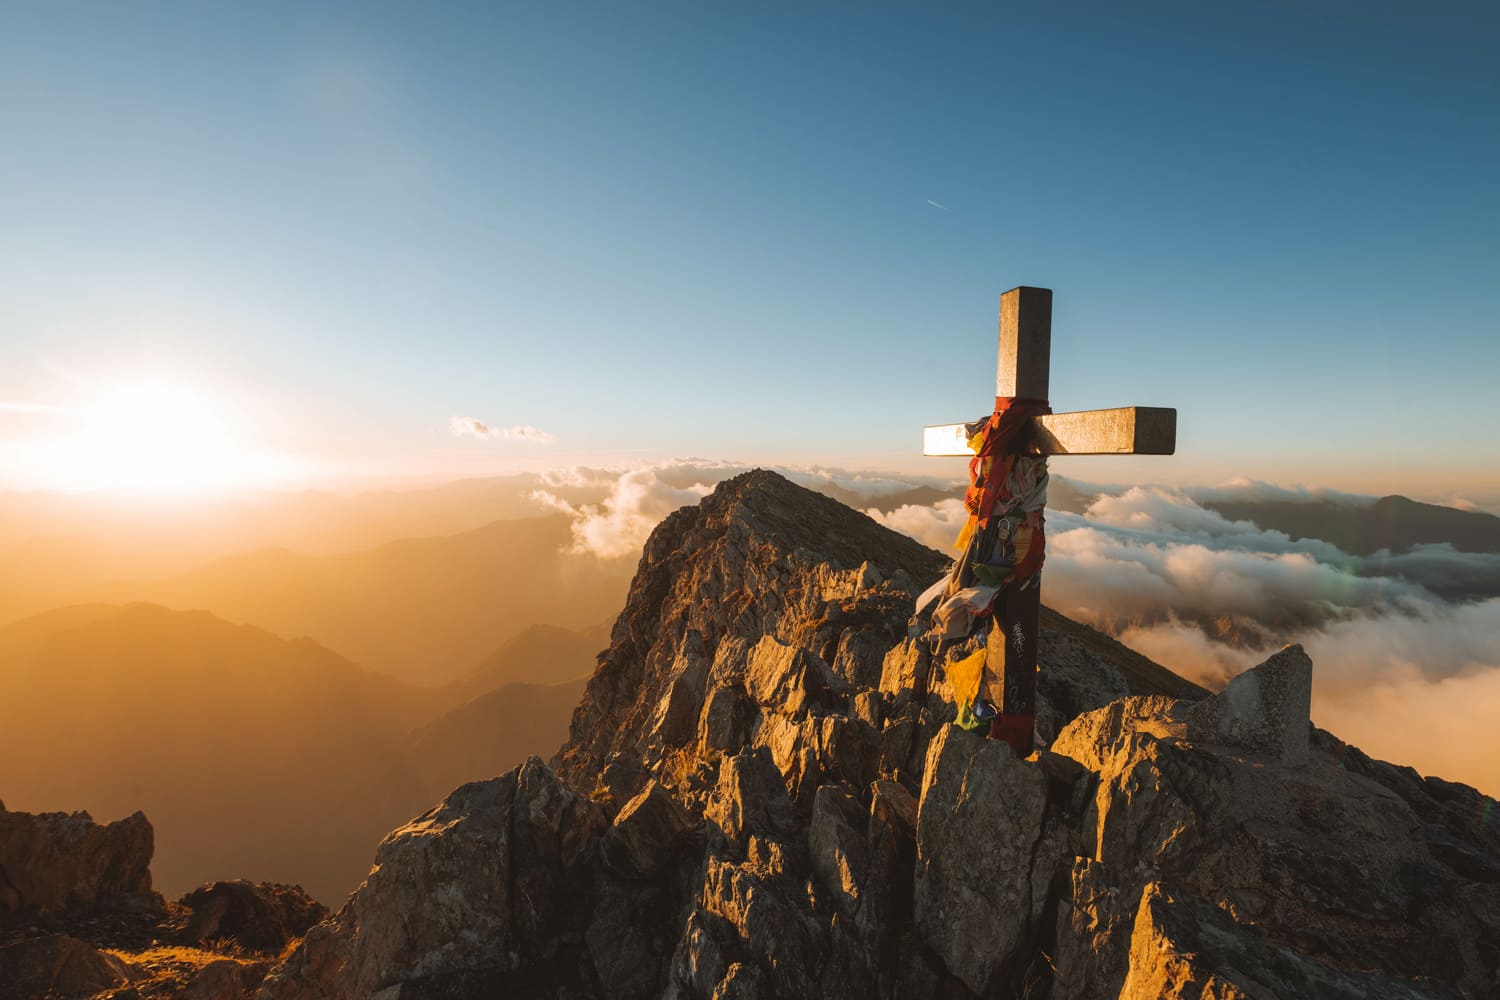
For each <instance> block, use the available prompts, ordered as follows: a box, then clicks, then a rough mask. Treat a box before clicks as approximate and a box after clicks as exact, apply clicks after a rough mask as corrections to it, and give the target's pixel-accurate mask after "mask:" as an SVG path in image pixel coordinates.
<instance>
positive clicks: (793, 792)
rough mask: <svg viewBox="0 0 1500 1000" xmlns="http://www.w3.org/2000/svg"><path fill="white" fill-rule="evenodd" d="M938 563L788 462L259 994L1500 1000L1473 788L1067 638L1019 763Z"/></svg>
mask: <svg viewBox="0 0 1500 1000" xmlns="http://www.w3.org/2000/svg"><path fill="white" fill-rule="evenodd" d="M942 569H943V560H942V558H941V557H940V556H939V555H938V554H937V553H934V552H931V551H930V550H927V549H925V548H922V547H921V546H918V545H916V544H915V543H913V542H912V541H910V540H909V539H906V538H904V537H902V536H899V535H896V534H893V533H891V532H889V531H886V530H884V529H883V528H881V527H879V526H877V525H876V524H874V523H873V522H872V521H870V520H869V519H867V518H865V517H863V516H861V515H859V514H857V513H855V512H853V511H850V510H848V509H847V508H845V507H843V506H841V505H839V504H837V503H834V502H833V501H830V500H827V499H825V498H823V497H821V496H818V495H816V494H813V493H810V492H808V491H806V490H802V489H800V488H798V487H796V486H793V485H792V484H791V483H789V482H787V481H786V480H784V479H781V478H780V477H777V476H775V475H772V474H770V473H765V472H755V473H750V474H748V475H745V476H741V477H739V478H737V479H734V480H731V481H729V482H726V483H724V484H723V485H721V486H720V487H719V489H718V490H717V491H716V492H715V493H714V494H713V495H712V496H710V497H708V498H707V499H705V500H704V501H703V503H702V504H701V505H700V506H698V507H696V508H689V509H684V510H681V511H678V512H677V513H676V514H674V515H672V516H671V517H669V518H668V519H667V520H666V521H665V522H664V523H663V524H662V525H661V526H660V527H659V528H658V529H657V531H656V532H655V534H654V535H653V536H652V537H651V539H650V541H649V542H648V543H647V546H646V549H645V553H644V555H643V557H642V560H641V564H640V570H639V572H638V575H637V577H636V579H635V582H634V584H633V586H632V588H631V593H630V598H629V602H628V604H627V607H626V609H625V611H624V613H623V614H622V615H621V617H620V619H619V621H618V622H617V623H616V625H615V628H614V633H613V638H612V641H611V645H610V648H609V649H608V650H607V651H606V652H605V653H604V654H603V655H602V657H601V661H600V664H599V667H598V670H597V672H596V674H595V675H594V677H593V680H592V681H591V683H590V684H589V687H588V690H587V693H586V694H585V696H584V698H583V701H582V703H581V704H580V705H579V707H578V709H577V712H576V714H575V716H574V720H573V726H572V737H571V739H570V740H569V742H568V743H567V745H566V746H565V747H564V748H563V749H562V751H561V752H560V753H559V754H558V756H557V757H556V758H555V759H554V761H553V762H552V764H551V765H550V766H549V765H548V764H546V763H543V762H542V761H541V760H539V759H536V758H533V759H531V760H529V761H528V762H527V763H526V764H525V765H523V766H522V767H520V768H518V769H517V770H515V771H513V772H511V773H509V774H506V775H504V776H502V777H498V778H495V779H493V780H490V781H484V782H478V783H475V784H470V785H466V786H464V787H462V788H460V789H458V790H457V791H455V792H454V793H453V794H452V795H450V796H449V797H448V798H447V799H446V800H445V801H444V802H443V803H441V804H440V805H438V806H437V807H436V808H434V809H433V810H432V811H430V812H429V813H427V814H426V815H424V816H421V817H418V818H417V819H415V820H413V821H412V822H411V823H410V824H408V825H407V826H405V827H402V828H401V829H399V830H396V831H394V832H393V833H392V834H391V835H390V836H389V837H387V838H386V840H385V841H384V842H383V843H382V844H381V846H380V848H379V851H378V853H377V855H376V859H375V867H374V868H373V870H372V871H371V874H370V876H369V879H368V880H367V881H366V882H365V883H364V885H363V886H361V887H360V889H359V890H358V891H356V892H355V893H354V894H353V895H352V896H351V897H350V899H349V901H348V903H347V904H346V905H345V906H344V908H343V909H342V910H341V911H340V912H339V913H338V914H336V915H335V916H334V917H332V918H331V919H329V920H327V921H325V922H324V923H322V924H320V925H319V926H317V927H315V928H313V930H312V931H311V932H309V934H308V935H307V937H306V939H305V940H304V941H303V942H302V943H301V944H300V945H299V946H298V947H297V948H296V949H295V950H294V951H293V952H292V954H291V955H290V956H289V957H288V958H287V959H286V961H285V962H283V963H282V964H281V965H280V966H279V967H277V968H276V969H275V970H273V971H272V973H271V974H270V975H269V976H268V977H267V979H266V981H265V983H264V985H263V986H262V988H261V991H260V993H259V996H260V998H261V1000H294V998H309V1000H311V998H318V1000H332V998H350V1000H354V998H359V1000H363V998H366V997H375V998H379V1000H420V998H429V997H431V998H436V997H488V996H536V997H543V996H545V997H572V998H595V997H657V996H664V997H673V998H689V997H703V998H709V997H712V998H717V1000H730V998H754V997H813V996H828V997H849V998H858V1000H869V998H872V997H913V998H925V997H970V996H982V997H1012V996H1014V997H1033V998H1041V997H1054V998H1060V997H1116V996H1127V997H1139V998H1148V997H1149V998H1156V997H1178V996H1181V997H1189V996H1191V997H1198V996H1214V997H1220V998H1231V997H1256V998H1260V997H1294V996H1295V997H1303V996H1317V997H1349V998H1356V997H1358V998H1365V997H1448V996H1470V997H1489V996H1500V971H1497V970H1500V834H1497V831H1496V820H1497V817H1496V815H1495V809H1496V806H1495V803H1494V801H1493V800H1490V799H1487V798H1484V797H1482V796H1480V795H1479V794H1478V793H1476V792H1475V791H1474V790H1472V789H1470V788H1467V787H1465V786H1461V785H1454V784H1449V783H1447V782H1443V781H1438V780H1436V779H1422V778H1420V777H1419V776H1418V775H1416V774H1415V773H1414V772H1412V771H1410V770H1409V769H1405V768H1398V767H1393V766H1391V765H1387V764H1383V763H1379V762H1376V761H1372V760H1370V759H1369V758H1367V757H1365V756H1364V755H1363V754H1361V753H1360V752H1359V751H1358V750H1356V749H1354V748H1353V747H1349V746H1347V745H1344V744H1342V743H1340V742H1339V741H1338V740H1336V739H1334V738H1333V737H1332V736H1330V735H1328V734H1327V733H1323V732H1320V731H1316V730H1313V729H1312V727H1311V725H1310V724H1309V722H1308V714H1307V713H1308V700H1309V694H1310V686H1311V670H1312V667H1311V664H1310V662H1309V661H1308V659H1307V657H1306V656H1305V654H1303V652H1302V651H1301V650H1300V649H1299V648H1297V647H1288V648H1287V649H1285V650H1283V651H1282V652H1281V653H1279V654H1277V655H1276V656H1275V657H1273V658H1272V659H1271V660H1270V661H1268V662H1267V663H1266V664H1264V665H1262V666H1261V667H1259V668H1257V669H1256V670H1255V671H1252V672H1250V673H1247V674H1246V675H1244V676H1242V677H1241V678H1239V679H1237V680H1236V681H1235V682H1234V683H1233V684H1231V685H1230V686H1229V688H1228V689H1226V690H1225V691H1224V692H1222V693H1220V694H1218V695H1216V696H1213V697H1208V696H1206V694H1205V693H1204V692H1201V691H1198V690H1197V689H1194V688H1193V687H1192V686H1191V685H1188V684H1186V683H1185V682H1183V681H1182V680H1181V679H1180V678H1176V677H1175V676H1174V675H1171V674H1170V673H1167V672H1166V671H1164V670H1162V669H1161V668H1159V667H1155V666H1154V665H1152V664H1150V663H1149V661H1144V660H1143V659H1142V658H1141V657H1139V656H1138V655H1136V654H1133V653H1131V652H1130V651H1128V650H1125V649H1124V648H1123V647H1120V646H1118V645H1116V644H1114V643H1112V642H1111V641H1110V640H1108V639H1106V638H1104V637H1102V636H1099V635H1098V634H1097V633H1092V632H1090V631H1089V630H1086V629H1082V628H1080V627H1078V626H1076V625H1074V624H1072V623H1069V622H1067V621H1066V619H1061V618H1059V617H1057V616H1049V617H1048V618H1047V619H1046V620H1045V621H1044V633H1043V636H1042V643H1041V667H1042V673H1041V675H1040V691H1041V695H1042V700H1043V709H1042V712H1041V717H1040V723H1039V726H1040V728H1042V729H1043V736H1045V737H1048V738H1051V741H1052V742H1051V749H1050V750H1048V751H1043V752H1040V753H1038V754H1036V755H1034V756H1033V757H1031V758H1029V759H1027V760H1024V761H1023V760H1018V759H1017V758H1016V757H1015V756H1014V755H1013V754H1012V752H1011V751H1010V750H1009V748H1008V747H1006V746H1005V745H1003V744H1001V743H997V742H991V741H986V740H983V739H980V738H978V737H976V736H973V735H971V734H969V733H966V732H964V731H963V730H960V729H958V728H956V727H954V726H951V725H950V724H949V720H950V719H952V718H953V715H954V706H953V704H952V702H951V700H950V699H949V697H948V692H947V688H946V682H945V678H944V670H943V663H944V662H948V661H949V659H950V658H951V657H956V656H961V655H963V654H964V653H965V652H966V650H965V649H963V648H962V647H960V648H957V649H954V650H952V651H950V653H949V654H947V655H945V656H944V657H942V658H940V660H938V661H935V660H934V658H933V657H932V656H931V655H929V652H928V651H927V650H926V649H925V648H924V647H923V646H921V645H920V644H918V643H916V642H914V641H911V640H909V639H907V638H906V635H907V628H906V625H907V617H908V616H909V614H910V613H911V608H912V603H913V595H914V594H915V593H916V592H917V591H918V590H919V589H920V588H921V587H922V586H923V585H925V584H926V583H927V582H929V581H930V580H932V579H935V578H936V576H937V575H938V573H940V572H941V571H942Z"/></svg>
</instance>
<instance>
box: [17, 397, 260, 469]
mask: <svg viewBox="0 0 1500 1000" xmlns="http://www.w3.org/2000/svg"><path fill="white" fill-rule="evenodd" d="M68 412H70V413H71V414H72V415H73V417H74V421H73V424H74V429H73V430H72V431H71V432H69V431H63V432H61V433H60V434H59V435H58V436H57V437H55V438H52V439H49V440H45V441H38V442H35V443H34V446H33V454H34V457H35V462H34V465H35V466H36V469H37V472H38V478H40V479H41V480H42V481H44V482H45V483H46V484H47V485H48V486H49V487H51V488H54V489H61V490H67V491H70V492H81V491H93V490H107V491H111V492H119V493H131V494H140V495H152V496H163V495H182V494H192V493H203V492H211V491H216V490H223V489H230V488H236V487H246V486H255V485H262V484H265V483H267V482H268V481H269V480H271V479H273V478H275V476H276V471H277V470H276V465H277V463H276V460H274V459H273V458H271V457H270V456H266V455H262V454H257V453H256V452H254V451H253V450H251V449H250V448H249V447H248V446H247V443H246V441H245V428H244V426H243V424H242V423H241V422H240V421H239V420H238V419H236V418H237V415H236V414H235V413H233V412H232V411H230V410H229V408H228V407H226V406H225V405H224V404H223V402H222V401H221V400H220V399H219V398H217V397H216V396H215V395H213V394H211V393H207V392H203V391H197V390H193V389H189V388H187V387H184V386H180V385H173V384H170V383H165V382H133V383H123V384H119V385H115V386H112V387H110V388H109V389H107V390H105V391H104V392H102V393H101V394H100V395H99V396H98V397H97V398H96V399H94V400H93V401H92V402H89V403H87V404H85V405H83V406H81V407H77V408H72V409H70V410H69V411H68Z"/></svg>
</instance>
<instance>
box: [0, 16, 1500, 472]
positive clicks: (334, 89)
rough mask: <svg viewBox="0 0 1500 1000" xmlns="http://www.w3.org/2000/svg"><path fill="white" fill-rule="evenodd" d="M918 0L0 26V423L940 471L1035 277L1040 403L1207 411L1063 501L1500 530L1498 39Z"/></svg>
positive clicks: (550, 460) (974, 410)
mask: <svg viewBox="0 0 1500 1000" xmlns="http://www.w3.org/2000/svg"><path fill="white" fill-rule="evenodd" d="M926 6H927V5H924V7H923V8H919V7H918V6H917V5H915V4H912V5H905V4H885V3H882V4H874V5H856V4H852V3H842V4H832V3H829V4H794V5H777V4H755V5H751V4H746V3H711V4H687V3H672V4H649V5H605V4H595V5H583V4H566V3H561V4H547V5H542V4H530V5H508V6H502V5H499V4H495V5H465V6H459V5H446V6H438V5H422V6H421V7H419V6H418V5H406V6H405V7H402V6H391V7H387V8H378V7H374V6H371V5H359V6H348V7H333V6H322V5H305V4H295V5H285V6H278V5H273V4H257V5H242V6H241V8H240V9H237V10H235V9H230V8H228V6H227V5H216V6H214V7H212V8H210V7H207V6H204V5H201V4H200V5H187V4H182V5H150V4H130V5H123V4H112V5H109V4H99V5H88V4H47V5H42V4H30V3H26V4H13V3H12V4H5V3H0V134H3V141H0V219H3V224H0V345H3V354H0V402H4V401H7V400H9V401H19V402H26V403H29V404H53V403H58V402H59V401H64V400H66V399H67V398H70V397H69V394H70V393H73V394H76V393H78V392H79V391H81V390H80V389H79V386H80V385H83V386H89V385H94V384H96V383H99V382H104V381H108V380H111V379H118V378H127V377H134V375H135V374H136V373H148V374H150V375H151V377H165V378H170V379H177V380H180V381H184V382H187V383H190V384H192V385H193V386H196V387H198V388H200V389H202V390H204V391H207V392H209V393H212V394H214V395H216V396H223V397H224V398H226V399H232V400H234V401H235V402H234V405H235V407H236V410H237V412H241V413H243V414H245V415H246V420H247V423H248V425H249V426H250V428H251V433H253V435H254V436H255V438H256V440H257V441H258V443H259V444H260V445H261V446H264V447H266V448H269V449H273V450H276V451H280V452H287V453H294V454H298V455H303V456H307V457H308V459H309V461H310V463H311V465H312V466H314V467H319V468H327V469H343V470H351V469H357V470H359V471H361V472H364V473H370V472H375V471H384V472H390V473H393V474H402V473H413V474H423V475H436V474H439V473H448V472H452V473H464V474H477V473H480V472H485V471H497V472H498V471H508V470H510V469H512V468H518V467H523V466H529V467H540V466H546V465H554V464H568V463H572V462H576V461H588V462H595V463H599V462H621V461H627V460H635V459H651V458H665V457H669V456H683V455H696V456H702V457H708V458H731V459H736V460H741V461H747V462H767V463H770V462H818V463H825V464H843V465H857V466H871V465H874V466H881V467H887V468H904V469H924V468H925V469H929V470H931V471H951V468H950V466H949V464H946V463H943V462H936V463H924V462H923V461H922V460H921V459H920V458H918V457H916V451H917V450H918V448H919V431H920V427H921V425H922V424H924V423H933V422H946V421H950V420H957V419H972V418H973V417H976V416H978V415H979V414H980V413H982V412H983V411H984V410H985V409H986V408H987V407H988V404H989V397H990V395H991V394H992V392H993V389H992V386H993V378H994V372H993V369H994V351H995V322H996V307H997V301H998V297H999V294H1000V292H1001V291H1003V290H1004V289H1006V288H1008V287H1011V286H1012V285H1017V284H1035V285H1045V286H1048V287H1051V288H1053V289H1054V290H1055V292H1056V306H1055V311H1054V327H1053V329H1054V340H1053V376H1052V391H1053V403H1054V405H1055V406H1056V407H1057V408H1059V409H1076V408H1085V407H1091V406H1115V405H1124V404H1128V403H1141V404H1153V405H1175V406H1177V407H1178V408H1179V411H1180V431H1179V453H1178V455H1177V456H1175V457H1173V458H1171V459H1164V458H1149V459H1147V458H1140V459H1130V460H1125V459H1108V460H1089V459H1075V460H1069V463H1068V467H1067V468H1066V469H1064V470H1063V471H1065V472H1069V473H1072V474H1074V475H1078V476H1081V477H1083V478H1094V479H1106V480H1107V479H1113V480H1116V481H1122V480H1126V479H1134V478H1143V479H1149V480H1153V481H1166V482H1171V481H1184V482H1194V481H1196V482H1202V481H1213V480H1217V479H1223V478H1227V477H1228V476H1230V475H1236V474H1243V475H1249V476H1253V477H1255V478H1260V479H1268V480H1277V481H1284V482H1293V481H1295V482H1306V483H1310V484H1314V485H1328V486H1338V487H1344V488H1352V489H1361V490H1369V491H1376V492H1384V491H1393V492H1406V493H1412V494H1419V495H1428V496H1436V495H1443V494H1446V493H1450V492H1467V493H1473V494H1490V495H1500V461H1497V459H1500V445H1497V444H1496V441H1497V440H1500V402H1497V399H1496V395H1497V394H1496V389H1497V387H1500V320H1497V312H1500V310H1497V305H1496V293H1497V291H1500V280H1497V279H1500V247H1497V241H1500V193H1497V192H1500V185H1497V181H1496V178H1497V177H1500V60H1497V59H1495V57H1494V53H1495V52H1496V51H1497V50H1500V14H1497V9H1496V8H1495V7H1494V6H1493V5H1480V4H1475V5H1433V6H1429V7H1427V8H1426V9H1424V10H1419V9H1418V8H1417V6H1416V5H1409V4H1368V3H1361V4H1353V3H1348V4H1319V5H1291V4H1280V3H1269V2H1263V3H1233V4H1232V3H1224V4H1219V3H1215V4H1145V5H1118V4H1101V5H1085V4H1068V5H1046V6H1044V5H1025V6H1018V7H1013V8H1010V9H1005V10H995V9H992V8H990V7H988V6H983V7H982V6H977V5H976V6H968V5H958V4H948V5H940V9H941V12H940V13H932V12H931V11H929V10H926V9H925V7H926ZM627 8H628V9H627ZM934 203H936V204H934ZM938 206H941V207H938ZM454 415H464V416H474V417H477V418H479V419H481V420H483V421H485V422H487V423H492V424H495V425H499V426H509V425H518V424H526V425H534V426H537V427H540V428H543V429H544V430H546V431H547V432H549V433H550V434H552V435H555V437H556V441H555V442H554V443H552V444H550V445H539V444H535V443H532V442H527V441H519V440H492V441H480V440H475V439H472V438H455V437H453V436H452V435H450V433H449V430H448V420H449V418H450V417H451V416H454ZM65 419H66V417H58V416H57V415H55V414H54V415H49V414H35V413H25V414H23V413H17V412H0V445H3V444H4V443H5V442H6V441H7V440H9V441H10V442H12V443H14V442H16V441H20V440H22V439H28V440H32V441H36V440H46V438H47V435H49V434H53V433H56V432H57V431H56V428H55V427H54V426H53V425H54V424H55V423H57V422H58V421H59V420H65ZM185 419H190V416H189V415H185ZM1060 464H1061V463H1060ZM10 484H11V485H14V484H15V477H12V482H11V483H10ZM22 485H24V483H22Z"/></svg>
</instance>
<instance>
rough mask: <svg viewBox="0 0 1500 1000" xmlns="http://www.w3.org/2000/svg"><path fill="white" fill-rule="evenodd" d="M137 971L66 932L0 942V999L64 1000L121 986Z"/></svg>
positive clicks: (137, 974)
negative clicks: (7, 943) (4, 942)
mask: <svg viewBox="0 0 1500 1000" xmlns="http://www.w3.org/2000/svg"><path fill="white" fill-rule="evenodd" d="M138 976H139V973H138V972H136V971H135V970H133V969H132V968H131V967H130V966H128V965H127V964H126V963H124V962H122V961H121V960H120V959H118V958H116V957H115V956H113V955H108V954H105V953H104V952H102V951H100V950H99V949H97V948H95V947H94V946H93V945H91V944H89V943H87V942H86V941H80V940H78V939H77V938H75V937H69V936H68V935H67V934H49V935H46V936H44V937H36V938H30V939H28V940H25V941H18V942H16V943H14V944H9V945H4V946H0V1000H38V998H41V997H47V998H49V1000H51V998H56V1000H67V998H70V997H88V996H93V995H94V994H95V993H100V992H103V991H104V990H109V989H113V988H115V987H117V986H124V985H126V984H127V983H129V982H130V981H131V980H132V979H134V978H137V977H138Z"/></svg>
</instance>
